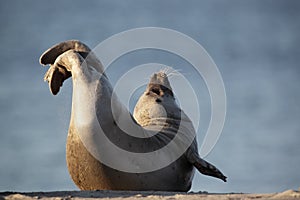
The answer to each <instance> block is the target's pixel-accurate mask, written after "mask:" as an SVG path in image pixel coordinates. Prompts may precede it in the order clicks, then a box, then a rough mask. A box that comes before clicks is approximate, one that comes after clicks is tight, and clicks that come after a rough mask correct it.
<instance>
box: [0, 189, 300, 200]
mask: <svg viewBox="0 0 300 200" xmlns="http://www.w3.org/2000/svg"><path fill="white" fill-rule="evenodd" d="M4 199H7V200H15V199H26V200H27V199H28V200H33V199H56V200H59V199H64V200H65V199H68V200H71V199H79V200H85V199H110V200H137V199H138V200H143V199H147V200H149V199H155V200H177V199H178V200H181V199H182V200H183V199H184V200H194V199H210V200H216V199H218V200H219V199H220V200H223V199H235V200H241V199H256V200H259V199H277V200H281V199H282V200H283V199H299V200H300V192H299V190H286V191H284V192H278V193H262V194H259V193H258V194H254V193H253V194H247V193H225V194H224V193H207V192H198V193H195V192H190V193H184V192H162V191H111V190H102V191H52V192H9V191H7V192H0V200H4Z"/></svg>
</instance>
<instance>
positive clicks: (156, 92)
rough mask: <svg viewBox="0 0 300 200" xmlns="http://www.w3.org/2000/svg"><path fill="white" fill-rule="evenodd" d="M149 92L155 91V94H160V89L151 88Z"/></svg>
mask: <svg viewBox="0 0 300 200" xmlns="http://www.w3.org/2000/svg"><path fill="white" fill-rule="evenodd" d="M151 92H153V93H155V94H157V95H159V94H160V91H159V89H158V88H152V89H151Z"/></svg>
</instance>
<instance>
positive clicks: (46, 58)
mask: <svg viewBox="0 0 300 200" xmlns="http://www.w3.org/2000/svg"><path fill="white" fill-rule="evenodd" d="M70 50H73V51H74V52H75V53H78V54H79V55H80V56H81V57H82V58H83V59H85V62H86V63H87V64H88V65H89V66H92V67H94V68H95V69H96V70H97V71H98V72H100V73H102V74H103V75H104V76H106V75H105V73H104V69H103V66H102V64H101V62H100V61H99V60H98V58H97V56H96V55H95V54H94V53H93V52H91V49H90V48H89V47H88V46H87V45H85V44H84V43H82V42H80V41H78V40H68V41H65V42H61V43H58V44H56V45H54V46H52V47H50V48H49V49H48V50H47V51H45V52H44V53H43V54H42V55H41V57H40V63H41V64H42V65H48V64H49V65H50V68H49V70H48V71H47V73H46V74H45V77H44V80H45V81H47V82H48V83H49V87H50V91H51V92H52V94H54V95H56V94H57V93H58V92H59V89H60V87H61V86H62V84H63V82H64V81H65V80H66V79H68V78H70V77H71V76H72V73H71V71H69V70H67V69H66V67H65V66H64V65H63V64H60V63H58V62H57V58H58V57H59V56H60V55H62V54H63V53H65V52H67V51H70Z"/></svg>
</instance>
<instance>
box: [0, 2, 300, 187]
mask: <svg viewBox="0 0 300 200" xmlns="http://www.w3.org/2000/svg"><path fill="white" fill-rule="evenodd" d="M299 10H300V2H299V1H296V0H294V1H293V0H290V1H285V0H278V1H267V0H263V1H261V0H251V1H250V0H249V1H239V0H232V1H227V2H224V1H216V0H214V1H188V2H183V1H163V2H162V1H158V0H155V1H143V2H141V1H133V0H129V1H95V0H93V1H88V2H84V1H71V0H69V1H45V0H41V1H37V0H36V1H33V0H28V1H26V2H24V1H20V0H19V1H17V0H11V1H1V2H0V25H1V29H0V36H1V37H0V40H1V45H0V50H1V54H0V59H1V61H2V62H1V63H2V64H1V67H0V128H1V129H0V156H1V159H0V191H5V190H13V191H16V190H18V191H38V190H44V191H48V190H71V189H76V187H75V186H74V184H73V183H72V181H71V180H70V177H69V175H68V172H67V168H66V164H65V142H66V135H67V130H68V122H69V117H70V108H71V104H70V103H71V81H67V82H66V83H64V87H63V88H62V90H61V92H60V94H59V95H58V96H55V97H54V96H52V95H51V94H50V92H49V90H48V86H47V84H46V83H44V82H43V75H44V73H45V71H46V68H43V67H41V66H40V65H39V63H38V58H39V56H40V54H41V53H42V52H43V51H44V50H46V49H47V48H48V47H49V46H51V45H53V44H55V43H57V42H59V41H63V40H67V39H73V38H75V39H79V40H82V41H84V42H85V43H86V44H88V45H89V46H91V47H94V46H96V45H97V44H98V43H100V42H101V41H103V40H104V39H106V38H107V37H109V36H111V35H113V34H116V33H119V32H121V31H124V30H127V29H130V28H136V27H144V26H158V27H165V28H171V29H174V30H177V31H180V32H182V33H185V34H187V35H189V36H190V37H192V38H194V39H195V40H197V41H198V42H199V43H200V44H202V45H203V46H204V47H205V48H206V50H207V51H208V52H209V54H210V55H211V56H212V58H213V59H214V61H215V62H216V64H217V65H218V67H219V70H220V72H221V74H222V76H223V79H224V83H225V87H226V92H227V98H228V113H227V118H226V124H225V127H224V131H223V133H222V136H221V138H220V140H219V141H218V143H217V145H216V147H215V148H214V150H213V151H212V152H211V153H210V154H209V156H208V157H207V158H206V159H207V160H209V161H210V162H212V163H215V164H216V165H217V166H218V167H219V168H220V169H222V171H223V172H224V173H225V174H226V175H227V176H228V178H229V181H228V183H226V184H224V183H222V182H220V181H218V180H216V179H213V178H210V177H205V176H202V175H199V174H198V173H197V174H196V176H195V179H194V183H193V187H192V190H193V191H199V190H201V191H203V190H207V191H209V192H276V191H282V190H285V189H288V188H293V189H296V188H298V187H299V186H300V171H299V166H300V156H299V155H300V148H299V146H300V140H299V132H300V125H299V119H300V104H299V102H300V88H299V86H300V78H299V77H300V76H299V75H300V67H299V64H298V63H299V62H300V58H299V55H300V48H299V42H300V23H299V21H300V12H299ZM131 58H132V59H131ZM153 59H155V60H153ZM149 61H150V62H158V61H162V62H166V63H167V64H170V65H172V66H176V67H178V68H183V71H184V70H185V69H187V70H186V71H185V73H187V74H188V75H191V80H192V81H193V76H192V74H193V73H192V72H191V71H189V70H188V66H186V65H187V64H186V63H185V62H184V61H182V60H180V59H178V58H175V57H173V56H170V55H167V54H166V55H163V56H159V52H150V53H149V52H147V51H145V52H141V53H136V54H133V55H128V57H127V58H126V57H124V58H122V59H120V60H119V61H118V62H117V63H115V64H114V65H113V66H112V67H111V68H110V69H109V77H111V79H112V81H113V82H114V81H115V80H117V78H118V77H119V76H120V75H122V70H119V69H120V66H128V67H130V66H135V65H136V64H142V63H143V62H149ZM123 70H126V68H124V69H123ZM198 89H199V90H200V91H202V90H203V93H204V94H206V95H203V97H202V99H203V100H202V101H201V102H200V104H201V105H200V107H201V111H202V112H203V113H201V117H202V118H201V121H200V124H201V125H200V126H201V127H200V130H199V135H198V140H199V141H201V140H202V139H203V135H202V134H203V133H204V131H205V130H206V128H207V126H208V120H209V117H210V116H209V106H210V104H209V97H208V95H207V91H206V89H205V85H204V84H203V85H199V88H198ZM177 90H180V88H177ZM201 133H202V134H201ZM199 143H200V142H199Z"/></svg>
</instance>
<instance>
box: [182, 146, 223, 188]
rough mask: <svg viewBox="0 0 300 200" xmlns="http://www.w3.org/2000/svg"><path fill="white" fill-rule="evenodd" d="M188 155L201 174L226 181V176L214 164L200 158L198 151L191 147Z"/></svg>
mask: <svg viewBox="0 0 300 200" xmlns="http://www.w3.org/2000/svg"><path fill="white" fill-rule="evenodd" d="M186 157H187V159H188V161H189V162H190V163H191V164H192V165H194V167H196V168H197V169H198V171H199V172H200V173H201V174H204V175H208V176H212V177H216V178H219V179H222V180H223V181H224V182H226V178H227V177H226V176H224V175H223V174H222V172H221V171H220V170H218V169H217V168H216V167H215V166H214V165H212V164H210V163H209V162H207V161H205V160H203V159H202V158H200V156H199V155H198V153H197V152H195V151H193V150H192V149H191V148H189V149H188V151H187V152H186Z"/></svg>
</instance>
